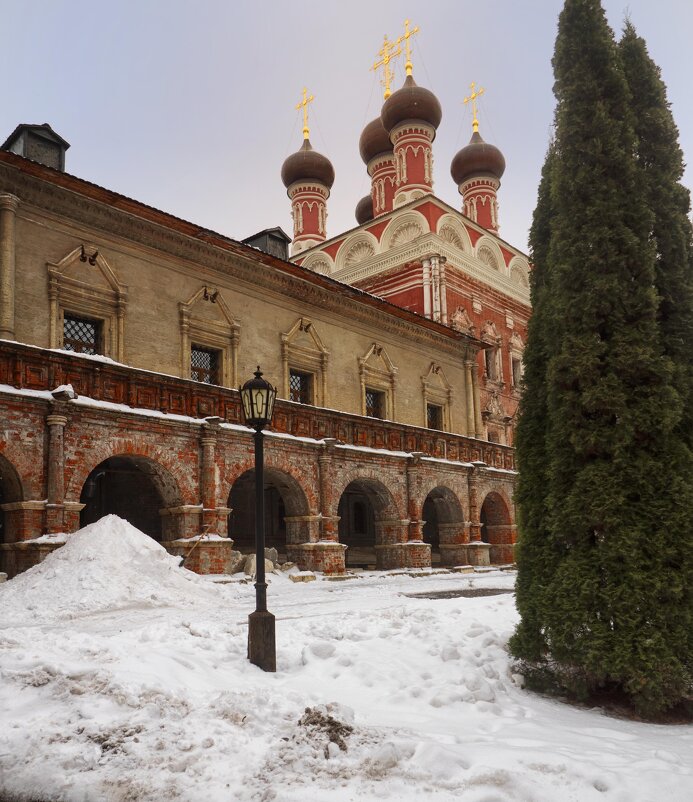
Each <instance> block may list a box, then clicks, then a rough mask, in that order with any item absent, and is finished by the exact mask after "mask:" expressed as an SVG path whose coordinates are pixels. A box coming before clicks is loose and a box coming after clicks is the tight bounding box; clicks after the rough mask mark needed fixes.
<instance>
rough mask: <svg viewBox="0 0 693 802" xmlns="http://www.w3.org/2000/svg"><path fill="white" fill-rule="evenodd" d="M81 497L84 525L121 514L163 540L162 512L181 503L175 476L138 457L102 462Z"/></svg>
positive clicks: (82, 524)
mask: <svg viewBox="0 0 693 802" xmlns="http://www.w3.org/2000/svg"><path fill="white" fill-rule="evenodd" d="M79 500H80V502H81V503H82V504H84V505H85V506H84V508H83V509H82V511H81V513H80V525H81V526H86V525H87V524H91V523H94V522H95V521H98V520H99V519H100V518H103V516H104V515H118V516H119V517H120V518H124V519H125V520H126V521H128V522H129V523H131V524H132V525H133V526H135V527H137V529H139V530H140V531H142V532H144V533H145V534H147V535H150V536H151V537H153V538H154V539H155V540H159V541H160V540H161V539H162V521H161V514H160V512H159V511H160V510H161V509H163V508H166V507H172V506H175V505H176V504H177V503H180V502H179V499H178V492H177V488H176V486H175V481H174V480H173V478H172V477H171V476H170V475H169V474H168V473H167V472H166V471H165V470H164V469H163V468H162V467H161V466H160V465H158V464H157V463H155V462H154V461H153V460H150V459H148V458H147V457H138V456H136V457H132V456H116V457H109V458H108V459H106V460H104V461H103V462H101V463H100V464H99V465H97V466H96V467H95V468H94V470H93V471H92V472H91V473H90V474H89V476H88V477H87V480H86V482H85V483H84V487H83V488H82V493H81V495H80V498H79Z"/></svg>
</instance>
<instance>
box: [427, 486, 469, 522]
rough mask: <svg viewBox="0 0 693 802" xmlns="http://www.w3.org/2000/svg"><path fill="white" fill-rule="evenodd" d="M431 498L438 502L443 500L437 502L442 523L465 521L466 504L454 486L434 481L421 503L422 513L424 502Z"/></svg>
mask: <svg viewBox="0 0 693 802" xmlns="http://www.w3.org/2000/svg"><path fill="white" fill-rule="evenodd" d="M429 498H433V499H435V500H436V502H438V501H439V502H441V503H440V504H437V506H438V508H439V514H440V515H442V517H441V518H440V520H441V523H457V522H459V523H464V506H463V504H462V502H461V501H460V497H459V496H458V495H457V493H456V492H455V491H454V490H453V489H452V488H450V487H448V486H447V485H444V484H440V483H438V484H435V483H433V484H432V486H431V487H430V489H429V490H428V492H427V493H426V494H425V495H424V496H423V499H422V501H421V503H420V505H419V510H420V512H421V513H423V507H424V504H425V503H426V501H428V499H429Z"/></svg>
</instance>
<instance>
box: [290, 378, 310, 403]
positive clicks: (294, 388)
mask: <svg viewBox="0 0 693 802" xmlns="http://www.w3.org/2000/svg"><path fill="white" fill-rule="evenodd" d="M289 398H290V400H291V401H296V402H297V403H299V404H312V403H313V375H312V374H311V373H301V372H300V371H298V370H292V371H290V372H289Z"/></svg>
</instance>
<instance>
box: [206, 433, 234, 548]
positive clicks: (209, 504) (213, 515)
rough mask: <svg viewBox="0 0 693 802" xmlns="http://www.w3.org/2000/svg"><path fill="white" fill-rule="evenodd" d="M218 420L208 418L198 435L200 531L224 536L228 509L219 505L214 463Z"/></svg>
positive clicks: (226, 528) (217, 478) (217, 476)
mask: <svg viewBox="0 0 693 802" xmlns="http://www.w3.org/2000/svg"><path fill="white" fill-rule="evenodd" d="M218 431H219V422H218V421H212V419H210V420H209V421H208V422H207V423H205V424H204V426H203V427H202V431H201V436H200V446H201V451H202V459H201V462H200V501H201V502H202V521H201V526H202V533H203V534H215V535H221V537H226V536H227V534H228V531H227V530H228V526H227V520H228V519H227V516H228V512H229V511H228V509H227V508H226V507H225V506H220V505H219V501H218V497H219V472H218V470H217V463H216V447H217V433H218Z"/></svg>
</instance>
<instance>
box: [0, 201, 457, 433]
mask: <svg viewBox="0 0 693 802" xmlns="http://www.w3.org/2000/svg"><path fill="white" fill-rule="evenodd" d="M1 189H2V187H0V190H1ZM12 191H14V192H15V193H16V194H17V195H18V197H19V200H20V204H19V208H18V210H17V218H16V291H15V318H16V320H15V337H16V339H17V340H19V341H20V342H25V343H29V344H32V345H37V346H41V347H50V345H51V343H50V326H49V319H50V304H49V267H48V266H49V265H51V264H52V265H59V264H60V263H61V260H64V259H65V258H66V257H67V256H68V255H69V254H70V253H72V252H74V251H75V249H76V248H79V247H80V246H81V245H82V244H83V243H87V244H89V245H90V246H94V247H96V248H97V249H98V252H99V257H100V261H99V265H103V264H106V265H107V266H108V268H109V269H110V270H111V271H112V273H113V275H114V276H115V277H116V279H117V281H118V282H119V284H120V285H123V286H124V287H126V288H127V303H126V307H125V316H124V339H123V344H122V346H123V361H124V362H125V363H126V364H129V365H132V366H135V367H138V368H145V369H148V370H152V371H157V372H162V373H168V374H172V375H175V376H181V375H182V372H183V371H182V366H181V342H182V336H181V322H180V321H181V316H180V309H179V305H180V304H181V303H186V302H188V301H189V300H190V299H191V298H192V297H193V296H194V295H195V293H196V292H198V291H199V290H200V289H201V288H202V287H204V286H209V287H212V288H215V289H218V291H219V294H220V298H221V299H223V302H224V304H225V306H226V308H228V310H229V312H230V314H231V316H232V318H233V321H234V323H235V324H237V327H238V347H237V376H236V380H237V381H238V382H243V381H245V380H246V379H247V378H249V377H250V376H251V375H252V373H253V371H254V370H255V367H256V365H258V364H260V365H261V367H262V370H263V371H264V373H265V376H266V377H267V378H268V379H270V380H271V381H272V382H273V383H275V384H277V386H278V387H279V388H280V394H281V392H282V387H283V374H282V371H283V368H282V344H281V335H282V334H284V333H287V332H289V331H290V329H291V328H292V327H293V326H294V324H295V323H296V321H297V320H298V319H299V318H301V317H303V318H309V319H310V321H311V322H312V325H313V327H314V331H315V332H316V333H317V335H318V336H319V338H320V340H321V341H322V343H323V344H324V346H325V348H326V349H327V351H328V352H329V357H328V367H327V393H328V395H327V398H326V399H325V401H326V403H325V406H329V407H332V408H336V409H340V410H344V411H347V412H351V413H356V414H360V413H361V411H362V384H361V380H360V375H359V357H364V356H365V355H366V354H367V353H368V351H369V349H370V348H371V346H372V345H373V344H374V343H377V345H378V346H381V347H382V349H383V352H384V354H386V356H387V357H389V359H390V360H391V362H392V364H393V365H394V367H396V368H397V374H396V391H395V415H394V418H395V420H398V421H400V422H403V423H408V424H413V425H417V426H425V425H426V421H425V406H424V401H423V389H422V377H424V376H426V375H427V374H428V373H429V369H430V367H431V364H432V363H435V365H437V366H440V368H441V371H440V372H439V373H438V374H436V375H435V376H434V377H433V378H432V383H433V384H436V383H437V384H438V386H440V387H441V391H442V390H443V389H444V385H445V382H446V381H447V382H448V383H449V386H450V388H451V391H452V404H451V406H450V408H449V426H448V428H449V429H450V430H451V431H455V432H458V433H461V434H467V433H468V432H467V416H468V409H467V398H466V395H467V391H468V388H467V386H466V372H465V365H464V360H465V351H466V350H467V349H468V348H469V347H470V346H469V345H468V344H465V343H461V342H459V341H454V340H453V339H449V338H447V337H446V336H445V335H442V334H439V333H435V332H431V331H430V330H427V329H426V328H425V327H419V326H418V325H417V324H415V323H412V322H408V323H405V324H403V323H401V322H395V323H393V322H392V321H393V320H394V318H392V319H391V318H390V316H389V315H387V314H386V313H378V311H377V310H375V309H374V308H373V307H369V308H368V309H366V310H365V312H364V311H363V305H361V304H359V302H358V301H355V300H353V299H350V298H338V297H337V296H336V294H335V299H334V303H333V304H332V306H331V308H326V306H325V304H324V303H316V302H315V301H314V300H313V299H312V297H311V293H310V291H309V289H310V282H307V283H306V292H305V293H304V292H303V291H302V286H301V285H302V283H303V280H302V279H301V278H296V279H288V280H289V281H292V282H293V289H292V290H291V292H283V291H281V290H280V289H278V288H276V287H272V286H270V284H269V283H268V280H265V279H266V278H267V276H268V272H271V271H272V268H271V267H270V266H268V265H263V264H261V263H260V262H259V261H257V260H255V259H254V252H253V251H251V250H250V249H248V250H247V251H245V252H244V253H246V254H247V255H246V256H242V257H238V256H236V255H225V254H220V256H219V258H221V259H222V260H225V263H224V266H223V268H220V267H219V266H215V265H211V264H209V263H207V261H206V259H204V258H201V259H191V258H189V257H185V256H176V255H172V254H171V253H170V248H169V252H166V251H165V250H163V249H161V250H159V249H157V248H154V247H151V246H149V245H143V244H140V243H139V242H137V241H136V240H135V239H132V240H128V238H127V237H124V236H122V234H114V233H112V232H109V230H108V228H107V227H106V226H102V227H96V226H90V225H86V224H83V223H77V222H75V221H74V220H73V219H70V218H69V217H67V216H65V214H59V213H57V212H54V211H53V210H51V209H50V208H41V207H39V206H37V205H32V203H31V202H30V201H29V202H27V201H25V200H23V199H22V196H21V186H19V187H17V186H14V187H12ZM92 203H94V202H92ZM85 214H86V213H85ZM113 214H114V215H120V216H121V217H122V215H123V213H122V212H116V211H114V212H113ZM119 225H120V227H121V229H122V220H120V222H119ZM140 225H141V222H140ZM147 225H149V224H147ZM181 239H183V236H182V235H181ZM197 245H199V244H198V243H196V246H197ZM181 247H182V250H185V248H184V247H183V246H181ZM87 251H88V252H89V248H87ZM99 265H97V266H91V265H90V264H89V263H88V262H87V263H83V262H81V261H79V259H76V260H74V261H73V262H72V263H71V264H69V265H68V266H63V268H61V275H63V276H65V277H66V278H69V279H77V280H79V281H82V282H85V283H86V284H91V285H93V286H97V287H101V288H103V289H104V290H106V291H108V289H109V285H108V282H107V281H106V279H105V278H104V274H103V270H102V269H101V267H100V266H99ZM237 266H238V269H236V267H237ZM249 267H251V268H256V271H257V275H258V281H257V283H255V282H253V281H251V280H250V278H249V277H251V276H252V270H251V271H250V272H249V271H248V268H249ZM241 268H243V269H241ZM260 277H262V280H260ZM270 283H271V282H270ZM292 296H293V297H292ZM192 314H193V315H194V317H195V318H196V319H197V320H198V321H201V322H203V323H204V322H205V321H207V322H212V323H217V324H219V325H220V326H222V327H225V326H227V323H226V320H225V318H224V315H223V310H222V308H221V305H220V304H219V303H217V304H212V303H210V302H209V301H205V300H203V299H200V300H198V301H197V303H196V304H195V305H194V306H193V307H192ZM378 314H380V318H378ZM293 342H294V343H296V344H299V345H300V344H304V345H308V346H311V347H314V345H313V343H312V341H311V340H310V338H309V337H308V335H307V334H305V333H303V332H299V334H298V335H297V338H296V339H295V340H294V341H293ZM111 355H112V356H115V354H111ZM382 358H384V357H382ZM382 358H381V359H376V358H375V357H373V360H374V361H375V362H379V364H380V365H381V366H382V365H383V364H384V363H383V362H382Z"/></svg>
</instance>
